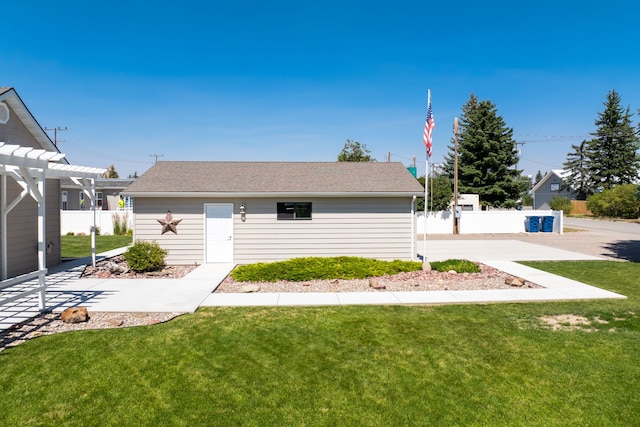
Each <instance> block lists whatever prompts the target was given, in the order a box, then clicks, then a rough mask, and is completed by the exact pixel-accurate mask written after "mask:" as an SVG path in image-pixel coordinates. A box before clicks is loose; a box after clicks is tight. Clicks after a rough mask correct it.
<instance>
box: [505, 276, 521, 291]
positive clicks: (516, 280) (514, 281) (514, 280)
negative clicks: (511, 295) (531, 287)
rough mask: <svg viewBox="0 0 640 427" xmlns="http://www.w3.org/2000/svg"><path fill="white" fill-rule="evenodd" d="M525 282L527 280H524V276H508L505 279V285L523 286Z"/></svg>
mask: <svg viewBox="0 0 640 427" xmlns="http://www.w3.org/2000/svg"><path fill="white" fill-rule="evenodd" d="M525 282H526V280H524V279H523V278H522V277H508V278H506V279H505V280H504V284H505V285H509V286H514V287H518V288H521V287H523V286H524V284H525Z"/></svg>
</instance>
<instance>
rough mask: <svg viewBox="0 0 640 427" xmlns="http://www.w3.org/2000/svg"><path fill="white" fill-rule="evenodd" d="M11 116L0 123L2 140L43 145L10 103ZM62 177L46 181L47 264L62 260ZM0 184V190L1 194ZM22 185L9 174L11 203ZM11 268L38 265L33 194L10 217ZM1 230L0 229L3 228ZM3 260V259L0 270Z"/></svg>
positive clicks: (9, 273) (18, 269)
mask: <svg viewBox="0 0 640 427" xmlns="http://www.w3.org/2000/svg"><path fill="white" fill-rule="evenodd" d="M9 110H10V112H9V114H10V119H9V122H8V123H7V124H5V125H2V124H0V142H6V143H8V144H16V145H22V146H24V147H35V148H41V147H40V145H39V144H38V143H37V141H36V140H34V138H33V135H32V134H31V133H30V132H29V131H28V130H27V128H26V127H25V126H24V124H23V123H22V122H21V121H20V119H18V117H17V116H16V114H15V113H14V111H13V110H12V109H11V107H9ZM59 184H60V181H58V180H47V181H46V188H45V193H46V205H47V207H46V213H45V215H46V229H45V236H46V242H47V243H48V244H50V248H49V253H48V254H47V266H51V265H56V264H59V263H60V211H59V199H58V198H59V197H60V185H59ZM1 191H2V189H1V187H0V194H1ZM21 192H22V188H21V187H20V186H18V184H17V183H16V182H15V181H14V180H13V178H7V203H11V202H12V201H13V200H14V199H15V197H16V196H18V195H19V194H20V193H21ZM7 228H8V230H7V239H8V240H7V243H8V247H9V250H8V259H7V261H8V268H7V270H8V271H7V276H8V277H13V276H17V275H19V274H23V273H29V272H31V271H34V270H36V269H37V268H38V205H37V203H36V201H35V200H34V199H33V198H31V197H30V196H27V197H25V198H24V199H23V200H22V201H21V202H20V203H18V205H17V206H16V207H15V208H13V210H12V211H11V212H10V213H9V215H8V217H7ZM0 232H1V230H0ZM1 269H2V263H0V270H1Z"/></svg>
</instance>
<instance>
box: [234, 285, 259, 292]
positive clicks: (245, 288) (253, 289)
mask: <svg viewBox="0 0 640 427" xmlns="http://www.w3.org/2000/svg"><path fill="white" fill-rule="evenodd" d="M238 292H241V293H243V294H250V293H253V292H260V286H258V285H244V286H243V287H241V288H240V289H239V290H238Z"/></svg>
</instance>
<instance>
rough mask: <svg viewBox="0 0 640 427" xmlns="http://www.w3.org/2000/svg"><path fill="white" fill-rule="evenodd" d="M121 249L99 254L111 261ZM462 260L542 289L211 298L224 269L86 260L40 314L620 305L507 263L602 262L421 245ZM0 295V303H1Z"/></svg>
mask: <svg viewBox="0 0 640 427" xmlns="http://www.w3.org/2000/svg"><path fill="white" fill-rule="evenodd" d="M120 252H121V250H120V251H119V250H116V251H111V252H108V253H104V254H100V256H99V258H104V257H110V256H114V255H117V254H118V253H120ZM451 258H458V259H461V258H462V259H469V260H472V261H479V262H482V263H484V264H487V265H490V266H492V267H495V268H497V269H499V270H502V271H505V272H507V273H509V274H512V275H514V276H518V277H522V278H524V279H526V280H528V281H530V282H533V283H536V284H538V285H540V286H543V287H544V289H503V290H484V291H426V292H339V293H252V294H228V293H221V294H216V293H212V292H213V291H214V290H215V288H216V287H217V286H218V285H219V284H220V283H221V282H222V280H224V278H225V277H226V276H227V274H228V273H229V272H230V271H231V269H232V268H233V266H232V265H231V264H205V265H201V266H199V267H198V268H197V269H196V270H194V271H193V272H191V273H190V274H188V275H187V276H185V277H184V278H182V279H176V280H174V279H80V275H81V273H82V271H83V269H84V266H85V265H86V264H87V263H88V262H90V260H86V259H85V260H78V261H75V262H73V263H64V264H61V265H60V266H57V267H55V268H52V269H51V270H50V272H49V274H48V275H47V283H48V285H49V288H48V290H47V308H48V309H50V310H53V311H62V310H64V309H65V308H68V307H73V306H78V305H82V306H86V307H87V308H88V309H89V310H90V311H110V312H180V313H189V312H194V311H195V310H196V309H197V308H198V307H207V306H208V307H212V306H291V305H305V306H312V305H341V304H363V305H364V304H463V303H465V304H466V303H487V302H521V301H558V300H584V299H600V298H626V297H625V296H623V295H619V294H616V293H613V292H609V291H605V290H603V289H599V288H595V287H593V286H589V285H586V284H584V283H580V282H576V281H574V280H569V279H566V278H563V277H560V276H556V275H554V274H550V273H545V272H543V271H540V270H536V269H533V268H530V267H526V266H523V265H520V264H517V263H515V262H513V261H515V260H517V261H524V260H556V261H559V260H594V259H603V258H598V257H595V256H590V255H584V254H579V253H577V252H571V251H567V250H562V249H554V248H551V247H548V246H543V245H538V244H533V243H527V242H522V241H517V240H434V241H428V245H427V259H428V260H429V261H441V260H446V259H451ZM1 298H2V297H1V296H0V301H1ZM38 313H39V310H38V299H37V295H35V294H34V295H33V296H30V297H25V298H24V299H22V300H19V301H17V302H15V303H12V304H9V305H5V306H0V330H3V329H7V328H9V327H11V326H12V325H14V324H16V323H20V322H22V321H25V320H28V319H29V318H31V317H34V316H37V315H38Z"/></svg>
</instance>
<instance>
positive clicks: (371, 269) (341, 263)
mask: <svg viewBox="0 0 640 427" xmlns="http://www.w3.org/2000/svg"><path fill="white" fill-rule="evenodd" d="M421 268H422V264H421V263H419V262H413V261H401V260H395V261H381V260H375V259H369V258H359V257H348V256H341V257H333V258H322V257H307V258H293V259H290V260H287V261H277V262H271V263H256V264H249V265H242V266H239V267H238V268H236V269H235V270H234V271H232V272H231V277H232V278H233V279H234V280H237V281H240V282H275V281H278V280H289V281H292V282H302V281H305V280H322V279H364V278H367V277H376V276H385V275H389V274H397V273H401V272H404V271H415V270H420V269H421Z"/></svg>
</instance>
